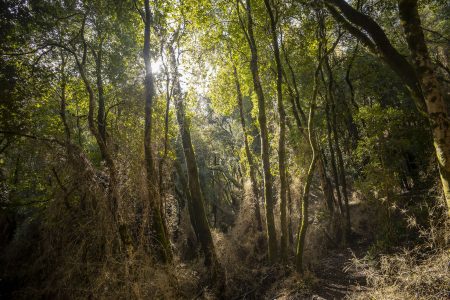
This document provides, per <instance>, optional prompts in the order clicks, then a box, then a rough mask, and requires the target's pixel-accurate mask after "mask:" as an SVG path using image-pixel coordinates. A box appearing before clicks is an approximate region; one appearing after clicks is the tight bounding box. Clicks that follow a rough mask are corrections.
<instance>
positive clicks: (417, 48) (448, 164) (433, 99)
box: [399, 0, 450, 216]
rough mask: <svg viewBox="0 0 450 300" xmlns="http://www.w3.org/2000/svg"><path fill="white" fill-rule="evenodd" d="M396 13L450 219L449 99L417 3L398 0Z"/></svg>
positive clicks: (415, 0) (411, 0)
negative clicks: (420, 96)
mask: <svg viewBox="0 0 450 300" xmlns="http://www.w3.org/2000/svg"><path fill="white" fill-rule="evenodd" d="M399 13H400V21H401V22H400V23H401V25H402V26H403V29H404V31H405V36H406V41H407V43H408V47H409V50H410V52H411V58H412V61H413V67H414V70H415V71H416V74H417V77H418V79H419V82H420V86H421V88H422V93H423V96H424V98H425V104H426V109H427V113H428V118H429V121H430V124H431V131H432V133H433V140H434V148H435V150H436V157H437V160H438V163H439V171H440V175H441V183H442V189H443V192H444V196H445V199H446V203H447V209H448V215H449V216H450V118H449V112H448V106H447V105H448V103H450V99H449V96H448V94H446V93H445V92H444V88H443V87H442V86H441V83H440V82H439V80H438V78H437V75H436V73H435V71H434V70H435V67H434V66H433V63H432V61H431V58H430V55H429V52H428V47H427V45H426V43H425V37H424V34H423V30H422V26H421V21H420V16H419V12H418V7H417V0H400V1H399Z"/></svg>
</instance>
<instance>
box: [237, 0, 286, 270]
mask: <svg viewBox="0 0 450 300" xmlns="http://www.w3.org/2000/svg"><path fill="white" fill-rule="evenodd" d="M236 5H237V14H238V17H239V22H240V24H241V27H242V30H243V31H244V33H245V37H246V39H247V42H248V45H249V48H250V52H251V60H250V70H251V73H252V78H253V86H254V89H255V92H256V95H257V97H258V122H259V128H260V134H261V149H262V153H261V157H262V167H263V174H264V201H265V206H266V225H267V237H268V240H269V245H268V246H269V261H270V262H271V263H273V262H275V261H276V260H277V236H276V231H275V221H274V215H273V207H274V203H273V189H272V184H273V179H272V173H271V171H270V149H269V140H268V131H267V118H266V104H265V99H264V92H263V89H262V86H261V80H260V77H259V68H258V49H257V47H256V41H255V37H254V33H253V16H252V7H251V1H250V0H246V2H245V8H244V9H245V11H246V17H247V25H244V22H243V20H242V16H241V13H240V6H242V3H241V2H240V0H237V2H236Z"/></svg>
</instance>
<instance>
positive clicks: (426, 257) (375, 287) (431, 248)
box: [349, 222, 450, 300]
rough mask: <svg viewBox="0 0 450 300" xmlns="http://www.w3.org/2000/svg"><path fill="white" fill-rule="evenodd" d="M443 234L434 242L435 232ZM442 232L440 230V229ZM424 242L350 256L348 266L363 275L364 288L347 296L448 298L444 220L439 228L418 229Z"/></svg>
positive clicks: (449, 259) (449, 262)
mask: <svg viewBox="0 0 450 300" xmlns="http://www.w3.org/2000/svg"><path fill="white" fill-rule="evenodd" d="M437 232H440V234H439V236H441V237H444V240H443V241H442V240H441V241H439V242H437V241H436V239H435V236H436V233H437ZM442 232H443V233H442ZM422 234H423V235H426V236H427V237H428V238H429V239H428V242H426V243H424V244H422V245H420V246H416V247H415V248H413V249H410V250H407V249H403V250H402V251H401V252H398V253H395V254H385V255H380V256H379V257H378V258H377V259H373V258H369V257H367V256H366V257H365V258H363V259H356V258H354V259H353V260H352V262H351V264H350V265H349V267H353V268H356V269H357V270H358V271H359V272H361V273H362V274H364V275H365V277H366V278H367V283H368V288H367V289H365V290H364V291H362V292H358V293H355V294H352V295H350V296H349V298H350V299H393V300H407V299H424V300H425V299H427V300H431V299H436V300H437V299H450V247H449V244H448V234H449V230H448V227H447V225H446V223H445V222H443V223H441V225H440V228H436V227H432V228H430V229H429V230H428V231H427V232H424V231H422Z"/></svg>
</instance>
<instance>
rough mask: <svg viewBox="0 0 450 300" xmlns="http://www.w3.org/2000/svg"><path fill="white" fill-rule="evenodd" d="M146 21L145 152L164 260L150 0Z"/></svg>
mask: <svg viewBox="0 0 450 300" xmlns="http://www.w3.org/2000/svg"><path fill="white" fill-rule="evenodd" d="M144 6H145V22H144V63H145V82H144V83H145V125H144V126H145V127H144V129H145V130H144V153H145V167H146V171H147V184H148V185H147V186H148V197H149V199H148V201H149V203H150V208H151V216H152V231H154V233H155V236H156V240H157V245H156V249H157V252H158V253H157V255H158V257H159V258H160V259H161V260H162V261H164V262H168V261H171V259H172V253H171V250H170V242H169V239H168V236H167V232H166V228H165V226H164V219H163V215H162V211H161V205H160V200H161V199H160V196H161V195H159V193H158V189H157V186H156V185H157V180H156V172H155V171H156V170H155V165H154V161H153V154H152V110H153V98H154V96H155V87H154V82H153V74H152V65H151V56H150V55H151V54H150V29H151V25H152V22H153V21H152V14H151V11H150V4H149V0H145V1H144Z"/></svg>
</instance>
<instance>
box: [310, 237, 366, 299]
mask: <svg viewBox="0 0 450 300" xmlns="http://www.w3.org/2000/svg"><path fill="white" fill-rule="evenodd" d="M366 250H367V243H366V242H365V241H358V242H356V243H355V244H354V245H353V246H352V247H351V248H345V249H334V250H331V251H330V253H329V255H328V256H327V257H325V258H323V259H321V260H320V261H319V263H318V264H317V266H316V267H315V268H314V270H313V271H314V274H315V276H316V277H317V279H318V280H319V282H318V284H315V288H314V289H313V293H314V296H313V297H312V299H327V300H328V299H343V298H345V297H346V296H348V295H350V294H354V293H357V292H360V291H363V290H364V289H365V286H366V284H367V283H366V277H365V276H364V274H362V273H361V272H358V270H356V269H355V268H354V267H352V264H351V261H352V259H353V258H354V257H356V258H361V257H363V256H364V255H365V253H366Z"/></svg>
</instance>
